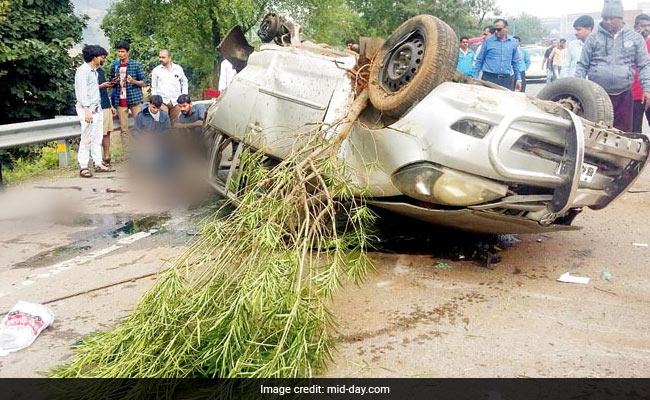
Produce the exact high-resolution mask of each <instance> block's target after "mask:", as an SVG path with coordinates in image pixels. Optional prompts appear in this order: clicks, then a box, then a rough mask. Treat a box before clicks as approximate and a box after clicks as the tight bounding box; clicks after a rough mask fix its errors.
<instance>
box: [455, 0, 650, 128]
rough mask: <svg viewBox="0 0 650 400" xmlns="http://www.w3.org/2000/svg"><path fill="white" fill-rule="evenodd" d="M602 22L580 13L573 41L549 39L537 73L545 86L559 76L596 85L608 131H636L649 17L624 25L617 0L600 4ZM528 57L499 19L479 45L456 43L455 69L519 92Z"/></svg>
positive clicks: (645, 85) (648, 101) (649, 98)
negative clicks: (603, 96) (609, 114)
mask: <svg viewBox="0 0 650 400" xmlns="http://www.w3.org/2000/svg"><path fill="white" fill-rule="evenodd" d="M601 16H602V22H601V23H600V24H599V25H598V26H597V27H596V26H595V22H594V19H593V18H592V17H590V16H589V15H583V16H581V17H579V18H578V19H576V20H575V22H574V24H573V28H574V31H575V37H576V40H573V41H571V42H569V43H567V40H566V39H560V40H553V41H552V43H551V46H550V47H549V48H548V49H547V50H546V52H545V54H544V59H543V61H542V69H545V70H546V72H547V77H546V79H547V83H551V82H553V81H555V80H557V79H559V78H566V77H577V78H583V79H589V80H591V81H593V82H596V83H597V84H599V85H600V86H602V87H603V88H604V89H605V91H606V92H607V94H608V95H609V97H610V99H611V102H612V106H613V108H614V127H615V128H617V129H620V130H622V131H625V132H636V133H641V129H642V125H643V116H644V114H645V115H646V118H648V121H650V110H649V106H650V56H649V54H650V37H649V36H650V35H649V34H650V16H648V15H647V14H640V15H638V16H637V17H636V20H635V24H634V28H633V29H632V28H629V27H627V26H625V22H624V17H625V12H624V9H623V5H622V3H621V0H605V5H604V7H603V11H602V13H601ZM529 67H530V55H529V54H528V52H527V51H526V49H525V48H522V47H521V41H520V40H519V38H518V37H516V36H510V35H508V21H506V20H505V19H502V18H499V19H497V20H495V21H494V23H493V25H492V26H491V27H486V28H485V29H484V30H483V39H482V43H481V45H480V46H479V47H478V48H477V50H476V51H475V52H472V50H470V49H469V38H467V37H462V38H461V39H460V48H459V53H458V66H457V69H458V71H460V72H461V73H462V74H464V75H467V76H471V77H473V78H476V79H482V80H485V81H489V82H493V83H495V84H497V85H500V86H503V87H505V88H508V89H510V90H514V91H525V90H526V89H525V81H526V77H525V73H526V71H527V70H528V68H529Z"/></svg>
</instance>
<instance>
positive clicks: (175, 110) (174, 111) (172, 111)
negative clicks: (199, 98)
mask: <svg viewBox="0 0 650 400" xmlns="http://www.w3.org/2000/svg"><path fill="white" fill-rule="evenodd" d="M180 114H181V108H180V107H179V106H178V104H177V105H175V106H173V107H170V108H169V119H171V124H172V126H174V125H176V121H178V116H179V115H180Z"/></svg>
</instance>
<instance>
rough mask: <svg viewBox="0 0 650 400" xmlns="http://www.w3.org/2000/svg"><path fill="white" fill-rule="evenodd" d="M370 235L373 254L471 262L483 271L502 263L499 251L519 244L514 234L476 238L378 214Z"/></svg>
mask: <svg viewBox="0 0 650 400" xmlns="http://www.w3.org/2000/svg"><path fill="white" fill-rule="evenodd" d="M373 234H374V235H375V236H376V237H377V241H376V243H375V244H374V246H375V251H377V252H380V253H397V254H410V255H431V256H433V257H434V258H436V259H445V260H452V261H472V262H474V263H477V264H478V265H480V266H482V267H485V268H492V267H493V266H494V264H497V263H499V262H501V258H502V256H501V254H500V253H501V252H502V251H503V250H504V249H506V248H508V247H511V246H514V245H516V244H517V243H519V242H520V240H519V239H518V238H517V236H516V235H478V234H471V233H467V232H460V231H455V230H448V229H444V228H441V227H437V226H432V225H430V224H425V223H422V222H420V221H416V220H411V219H408V218H404V217H402V216H394V215H391V214H389V213H386V212H380V218H378V220H377V223H376V225H375V226H374V227H373Z"/></svg>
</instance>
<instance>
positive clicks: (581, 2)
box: [497, 0, 642, 17]
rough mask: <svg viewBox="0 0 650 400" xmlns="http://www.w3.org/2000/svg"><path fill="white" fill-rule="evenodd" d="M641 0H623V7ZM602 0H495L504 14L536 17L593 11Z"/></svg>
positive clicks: (597, 9) (631, 5)
mask: <svg viewBox="0 0 650 400" xmlns="http://www.w3.org/2000/svg"><path fill="white" fill-rule="evenodd" d="M641 1H642V0H623V7H625V9H632V10H633V9H637V4H638V3H639V2H641ZM604 3H605V2H604V0H497V4H498V5H499V8H500V9H501V11H502V13H503V14H504V15H518V14H520V13H521V12H525V13H527V14H533V15H536V16H538V17H559V16H561V15H564V14H575V13H581V12H594V11H601V10H602V9H603V4H604Z"/></svg>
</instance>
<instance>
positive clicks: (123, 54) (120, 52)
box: [117, 49, 129, 61]
mask: <svg viewBox="0 0 650 400" xmlns="http://www.w3.org/2000/svg"><path fill="white" fill-rule="evenodd" d="M117 58H119V60H120V61H126V60H128V59H129V52H128V51H126V50H124V49H117Z"/></svg>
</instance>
